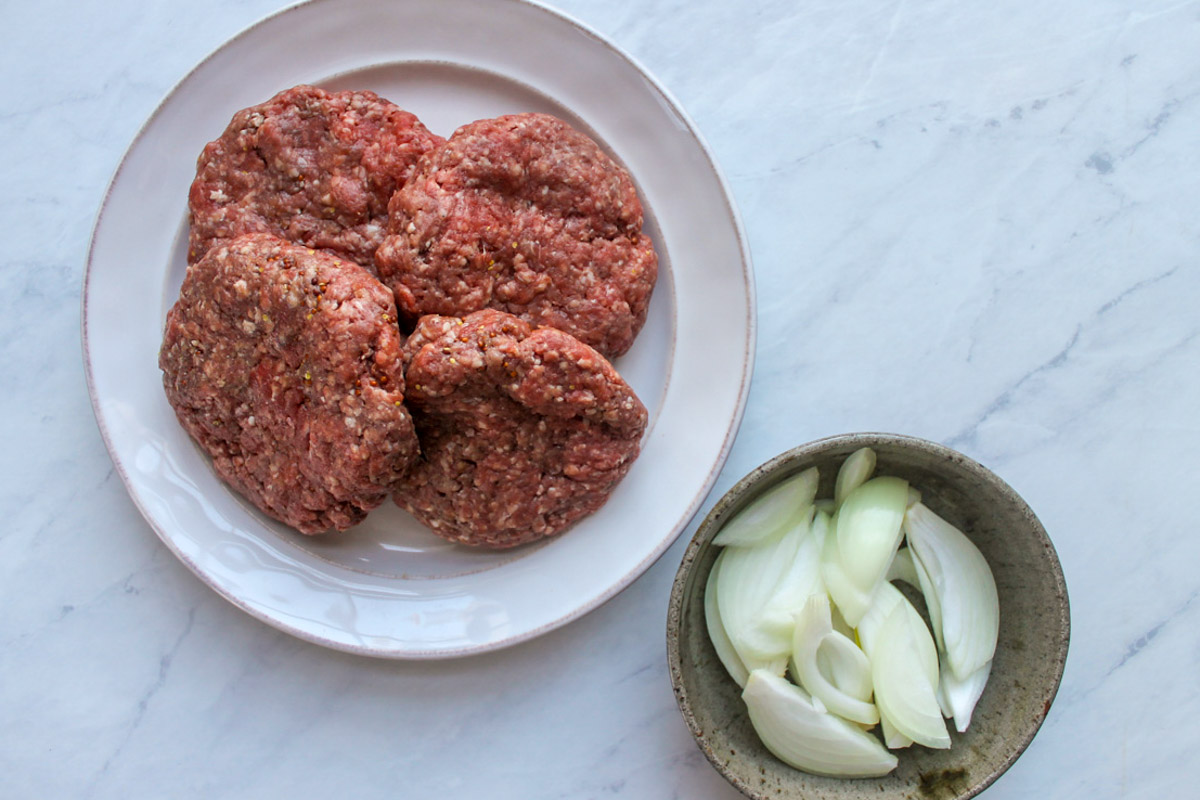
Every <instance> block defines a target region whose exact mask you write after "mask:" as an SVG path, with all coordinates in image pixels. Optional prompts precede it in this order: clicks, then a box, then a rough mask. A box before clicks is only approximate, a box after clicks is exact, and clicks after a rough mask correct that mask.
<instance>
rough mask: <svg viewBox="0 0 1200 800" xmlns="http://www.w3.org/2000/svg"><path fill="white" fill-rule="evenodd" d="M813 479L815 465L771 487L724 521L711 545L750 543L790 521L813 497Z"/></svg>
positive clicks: (792, 522)
mask: <svg viewBox="0 0 1200 800" xmlns="http://www.w3.org/2000/svg"><path fill="white" fill-rule="evenodd" d="M817 479H818V474H817V468H816V467H810V468H809V469H806V470H804V471H803V472H801V473H800V474H799V475H793V476H791V477H789V478H786V479H785V480H783V481H782V482H781V483H779V484H778V485H776V486H773V487H771V488H770V489H768V490H767V491H766V492H764V493H762V494H761V495H759V496H758V497H756V498H755V499H754V500H752V501H751V502H750V504H749V505H747V506H746V507H745V508H743V509H742V510H740V511H738V512H737V513H736V514H734V515H733V516H732V517H731V518H730V519H729V520H727V521H726V522H725V524H724V525H723V526H722V527H721V530H720V531H719V532H718V533H717V535H716V536H715V537H714V538H713V544H715V545H718V546H720V547H728V546H742V547H744V546H747V545H753V544H757V543H759V542H762V541H764V540H766V539H768V538H769V537H771V536H772V535H774V534H776V533H779V532H780V531H781V530H783V529H784V528H785V527H788V526H789V525H792V524H794V523H795V521H796V518H797V517H798V516H799V515H800V513H801V512H802V511H803V510H804V509H805V507H807V506H810V505H812V502H813V498H815V497H816V496H817Z"/></svg>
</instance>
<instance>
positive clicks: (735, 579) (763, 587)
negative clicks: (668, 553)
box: [716, 526, 808, 674]
mask: <svg viewBox="0 0 1200 800" xmlns="http://www.w3.org/2000/svg"><path fill="white" fill-rule="evenodd" d="M807 533H808V529H807V526H805V527H804V529H798V528H796V527H793V528H790V529H784V530H781V531H780V532H778V533H776V534H774V535H773V536H772V537H770V538H769V539H767V540H766V541H763V542H760V543H758V544H756V545H752V546H746V547H729V548H726V549H725V550H724V551H722V553H721V564H720V569H719V570H718V571H717V578H716V581H717V584H716V595H717V609H718V611H719V613H720V617H721V623H722V624H723V625H724V627H725V633H726V634H727V635H728V636H729V641H730V642H731V643H732V644H733V648H734V650H735V652H736V653H737V655H738V657H739V658H740V659H741V660H742V663H743V664H744V665H745V666H746V669H747V670H754V669H755V668H758V667H770V668H771V669H773V670H774V669H778V673H779V674H782V673H783V671H784V670H785V669H786V667H787V657H788V652H789V650H790V649H791V634H790V629H789V631H788V633H787V635H784V636H780V635H779V634H778V633H777V632H772V631H771V630H770V629H769V628H765V627H764V626H763V625H762V624H761V621H762V611H763V609H764V608H765V607H766V605H767V602H768V601H769V600H770V599H771V598H772V597H773V596H774V595H775V592H776V590H777V588H778V587H779V585H780V581H781V579H782V578H783V577H784V575H785V574H787V572H788V570H790V569H791V567H792V564H793V562H794V561H795V558H796V552H797V550H798V548H799V545H800V542H801V540H802V539H803V538H804V536H805V535H806V534H807Z"/></svg>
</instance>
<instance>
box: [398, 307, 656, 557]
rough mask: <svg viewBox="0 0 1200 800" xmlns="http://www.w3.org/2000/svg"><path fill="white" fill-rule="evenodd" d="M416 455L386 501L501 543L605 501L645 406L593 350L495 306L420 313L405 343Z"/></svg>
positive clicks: (531, 535) (455, 537)
mask: <svg viewBox="0 0 1200 800" xmlns="http://www.w3.org/2000/svg"><path fill="white" fill-rule="evenodd" d="M404 356H405V365H406V366H405V379H406V381H407V385H408V399H407V402H408V403H409V407H410V408H411V409H412V412H413V420H414V422H415V423H416V426H417V434H418V436H419V437H420V439H421V451H422V457H421V459H420V460H418V461H417V463H416V465H415V466H414V467H413V468H412V470H410V472H409V473H408V475H407V476H406V477H405V478H404V480H403V481H402V482H401V483H400V485H399V488H398V489H397V491H396V494H395V498H396V502H397V503H398V504H399V505H400V506H401V507H402V508H405V509H407V510H408V511H409V512H411V513H412V514H413V515H415V516H416V517H417V519H419V520H420V521H421V522H423V523H424V524H425V525H427V526H429V527H430V528H431V529H433V531H434V532H435V533H437V534H439V535H440V536H443V537H445V538H447V539H450V540H452V541H456V542H461V543H463V544H471V545H484V546H488V547H512V546H514V545H519V544H523V543H525V542H530V541H533V540H535V539H540V538H542V537H544V536H550V535H552V534H555V533H559V532H561V531H562V530H564V529H566V528H567V527H569V526H570V525H571V524H573V523H574V522H576V521H577V520H579V519H580V518H581V517H583V516H585V515H587V514H590V513H592V512H594V511H596V510H597V509H598V508H600V506H602V505H604V502H605V500H607V499H608V496H609V494H610V493H611V492H612V490H613V489H614V488H615V487H616V485H617V483H618V481H620V480H621V478H622V477H624V475H625V473H626V472H628V471H629V468H630V466H632V464H633V461H634V459H635V458H636V457H637V454H638V449H639V446H640V440H641V436H642V432H643V431H644V430H645V427H646V409H645V408H644V407H643V406H642V403H641V401H639V400H638V398H637V396H636V395H635V394H634V393H633V390H632V389H631V388H629V386H628V384H626V383H625V381H624V380H622V379H621V376H619V375H618V374H617V373H616V370H614V369H613V368H612V366H611V365H610V364H609V363H608V361H606V360H605V359H604V357H603V356H601V355H600V354H599V353H597V352H596V351H595V350H593V349H592V348H590V347H588V346H587V345H585V344H583V343H581V342H580V341H578V340H577V339H575V338H574V337H572V336H571V335H569V334H566V333H563V332H562V331H559V330H555V329H553V328H536V329H534V328H532V327H531V326H530V325H528V324H527V323H525V322H523V321H522V320H520V319H518V318H516V317H514V316H512V315H510V314H506V313H503V312H500V311H496V310H491V309H489V310H485V311H479V312H476V313H474V314H471V315H469V316H467V317H466V318H465V319H460V318H457V317H443V316H427V317H423V318H422V319H421V321H420V322H419V323H418V325H417V328H416V330H415V331H414V332H413V334H412V336H411V337H409V339H408V341H407V342H406V343H405V345H404Z"/></svg>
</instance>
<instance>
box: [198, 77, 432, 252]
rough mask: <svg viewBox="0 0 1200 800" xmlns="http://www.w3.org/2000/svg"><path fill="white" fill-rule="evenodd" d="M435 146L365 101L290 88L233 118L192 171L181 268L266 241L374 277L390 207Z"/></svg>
mask: <svg viewBox="0 0 1200 800" xmlns="http://www.w3.org/2000/svg"><path fill="white" fill-rule="evenodd" d="M441 142H442V138H441V137H440V136H435V135H434V134H432V133H430V132H429V131H428V130H426V129H425V126H424V125H422V124H421V123H420V122H419V121H418V120H417V118H416V117H414V116H413V115H412V114H410V113H408V112H407V111H404V110H402V109H400V108H399V107H398V106H395V105H393V104H392V103H389V102H388V101H387V100H383V99H381V98H380V97H379V96H377V95H375V94H374V93H372V92H337V93H329V92H326V91H324V90H322V89H318V88H316V87H314V86H297V87H295V88H293V89H288V90H287V91H284V92H280V93H279V94H277V95H275V97H273V98H271V99H270V100H268V101H267V102H265V103H263V104H262V105H258V106H253V107H251V108H247V109H244V110H242V111H239V112H238V113H237V114H235V115H234V116H233V121H232V122H230V123H229V127H228V128H227V129H226V130H225V133H223V134H222V135H221V138H219V139H217V140H216V141H214V142H210V143H209V144H208V145H207V146H206V147H205V148H204V152H203V153H201V155H200V158H199V161H198V163H197V167H196V179H195V181H194V182H193V183H192V188H191V192H190V194H189V197H188V206H189V209H190V212H191V233H190V237H189V241H188V263H194V262H196V261H198V260H199V259H200V258H201V257H202V256H203V255H204V253H205V252H206V251H207V250H208V248H209V247H211V246H212V245H214V244H217V243H219V242H222V241H226V240H228V239H231V238H233V237H234V236H237V235H239V234H242V233H259V232H265V233H274V234H275V235H277V236H280V237H282V238H284V239H287V240H288V241H291V242H295V243H297V244H303V245H307V246H308V247H316V248H320V249H323V250H329V251H330V252H332V253H334V254H336V255H340V256H342V257H343V258H348V259H350V260H351V261H354V262H356V263H358V264H361V265H362V266H365V267H367V268H368V269H371V270H374V256H375V249H376V248H377V247H379V243H380V242H381V241H383V236H384V228H385V223H386V222H387V204H388V200H389V199H390V198H391V196H392V193H393V192H395V191H396V189H398V188H399V187H400V186H401V185H402V184H403V183H404V182H405V181H406V180H407V179H408V177H409V175H410V174H411V173H412V170H413V167H414V166H415V165H416V163H417V160H418V159H419V158H420V157H421V156H422V155H423V154H424V153H426V152H427V151H429V150H431V149H433V148H434V147H435V146H436V145H438V144H440V143H441Z"/></svg>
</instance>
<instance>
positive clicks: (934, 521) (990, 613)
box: [904, 503, 1000, 682]
mask: <svg viewBox="0 0 1200 800" xmlns="http://www.w3.org/2000/svg"><path fill="white" fill-rule="evenodd" d="M904 530H905V534H906V536H907V537H908V545H909V548H910V549H911V550H912V553H913V556H914V560H915V561H916V562H917V565H918V571H917V574H918V577H919V576H920V573H921V570H922V569H923V570H924V571H925V574H926V576H927V580H928V583H929V585H928V586H924V585H922V590H923V592H924V594H925V599H926V603H927V604H928V605H929V607H930V617H931V618H934V617H935V613H934V607H935V605H936V609H937V614H936V616H937V617H940V620H935V624H936V626H937V627H938V629H939V632H940V634H941V635H940V636H939V637H938V640H939V643H940V644H941V646H942V649H943V650H944V651H945V653H946V660H947V662H948V663H949V665H950V670H951V671H952V672H953V673H954V677H955V678H957V679H958V680H959V681H960V682H961V681H966V680H968V679H969V678H970V677H971V676H972V674H973V673H975V672H976V671H978V670H979V669H980V668H981V667H982V666H983V665H984V664H986V663H987V662H988V661H991V660H992V656H993V655H994V654H995V652H996V641H997V639H998V638H999V634H1000V597H999V594H998V593H997V591H996V580H995V578H994V577H992V570H991V569H990V568H989V567H988V564H987V560H986V559H984V557H983V554H982V553H980V552H979V548H978V547H976V546H975V544H974V543H973V542H972V541H971V540H970V539H968V538H967V537H966V535H965V534H963V533H962V531H960V530H958V529H957V528H955V527H954V526H953V525H951V524H950V523H948V522H946V521H945V520H944V519H942V518H941V517H939V516H938V515H937V514H934V513H933V512H932V511H930V510H929V509H928V508H927V507H926V506H925V505H924V504H922V503H917V504H916V505H914V506H913V507H912V508H910V509H908V511H907V512H906V513H905V515H904ZM924 583H925V581H922V584H924Z"/></svg>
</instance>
